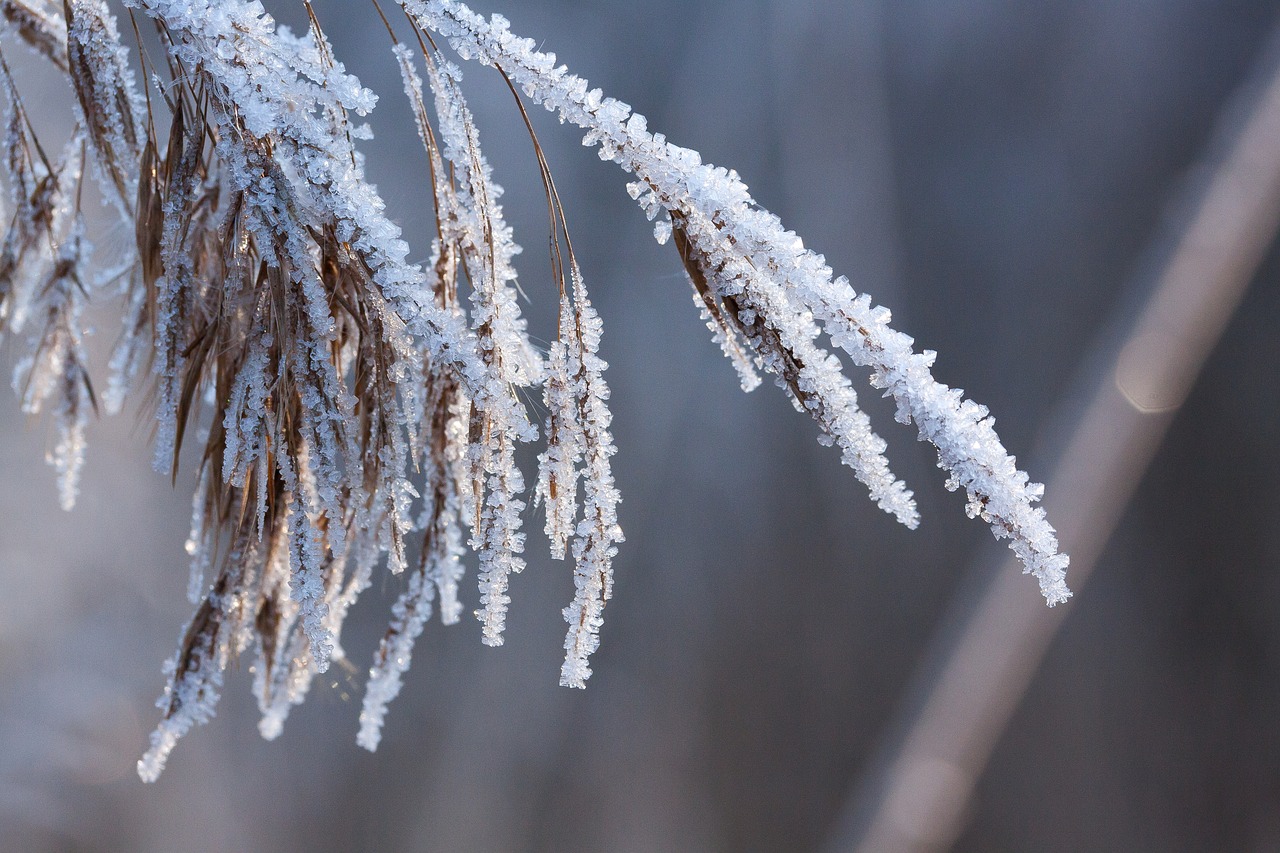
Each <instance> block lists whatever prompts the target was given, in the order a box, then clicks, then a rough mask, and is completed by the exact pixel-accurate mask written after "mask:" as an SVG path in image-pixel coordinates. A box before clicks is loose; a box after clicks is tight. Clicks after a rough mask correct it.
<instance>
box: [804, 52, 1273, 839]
mask: <svg viewBox="0 0 1280 853" xmlns="http://www.w3.org/2000/svg"><path fill="white" fill-rule="evenodd" d="M1202 173H1203V174H1204V175H1205V179H1204V180H1203V181H1201V182H1199V183H1197V184H1196V185H1195V186H1194V187H1193V188H1192V192H1193V195H1194V197H1193V198H1192V199H1189V200H1187V201H1186V202H1184V203H1183V204H1181V205H1179V208H1180V209H1183V210H1187V211H1188V213H1189V215H1187V216H1186V217H1185V218H1183V219H1180V220H1179V221H1178V222H1177V223H1176V224H1175V225H1173V226H1171V228H1170V232H1171V233H1166V234H1162V235H1161V236H1160V238H1159V242H1158V243H1157V247H1158V248H1162V249H1163V250H1164V251H1163V252H1162V253H1161V255H1160V256H1161V257H1163V258H1165V259H1166V260H1165V262H1164V263H1163V265H1162V266H1161V267H1160V268H1159V271H1158V275H1157V276H1155V278H1154V283H1153V281H1152V278H1151V277H1148V276H1140V277H1138V279H1137V280H1136V281H1135V282H1134V283H1133V285H1132V286H1131V288H1130V292H1131V294H1133V296H1131V297H1130V298H1123V297H1122V299H1121V300H1120V304H1121V305H1122V306H1132V305H1134V304H1135V303H1136V304H1137V305H1138V306H1139V307H1138V309H1137V311H1136V312H1133V313H1130V310H1131V309H1129V308H1127V307H1126V308H1122V309H1121V310H1122V316H1121V317H1119V318H1118V319H1117V321H1116V322H1115V323H1112V324H1111V326H1110V328H1111V329H1112V330H1113V331H1112V332H1111V333H1110V334H1107V335H1104V337H1103V339H1102V342H1101V345H1100V347H1099V349H1098V353H1099V357H1098V358H1096V359H1093V360H1091V361H1090V362H1089V363H1088V365H1087V367H1086V370H1087V371H1088V375H1087V377H1086V378H1085V380H1084V381H1083V382H1081V383H1079V384H1078V385H1077V387H1081V388H1086V389H1088V390H1087V392H1086V394H1084V395H1082V396H1081V399H1083V400H1086V401H1087V402H1086V403H1085V404H1084V406H1083V408H1082V409H1081V411H1080V413H1079V415H1078V417H1077V418H1076V419H1075V421H1074V422H1075V426H1074V429H1073V430H1072V431H1071V432H1070V433H1069V434H1067V435H1068V436H1069V437H1068V438H1067V440H1066V441H1065V442H1063V443H1062V445H1060V446H1062V447H1064V448H1065V449H1064V450H1062V452H1061V454H1060V455H1059V456H1058V462H1057V465H1056V468H1055V470H1054V472H1053V475H1052V477H1051V478H1050V479H1049V480H1048V485H1049V489H1048V493H1049V495H1050V496H1051V498H1050V501H1049V503H1050V504H1051V509H1052V513H1053V517H1054V518H1055V520H1056V522H1057V524H1058V531H1059V536H1060V540H1061V543H1062V545H1063V549H1064V550H1065V551H1066V552H1067V553H1069V554H1071V557H1072V563H1071V573H1070V580H1071V585H1072V587H1073V588H1075V589H1076V590H1077V591H1079V590H1080V589H1081V588H1082V587H1083V586H1084V585H1085V582H1086V580H1087V579H1088V577H1089V575H1090V573H1091V572H1092V570H1093V568H1094V566H1095V565H1096V563H1097V560H1098V557H1099V556H1100V554H1101V553H1102V550H1103V548H1104V546H1105V545H1106V543H1107V540H1108V539H1109V538H1110V536H1111V533H1112V531H1113V530H1114V528H1115V526H1116V524H1117V522H1118V521H1119V519H1120V516H1121V514H1122V513H1123V511H1124V508H1125V506H1126V505H1127V504H1128V502H1129V500H1130V498H1131V496H1132V494H1133V491H1134V489H1135V488H1136V487H1137V485H1138V483H1139V481H1140V480H1141V479H1142V476H1143V474H1144V472H1145V471H1146V469H1147V467H1148V465H1149V464H1150V462H1151V460H1152V458H1153V456H1154V455H1155V453H1156V450H1157V449H1158V447H1159V445H1160V443H1161V441H1162V439H1163V437H1164V434H1165V431H1166V430H1167V428H1168V426H1169V424H1170V423H1171V421H1172V419H1173V414H1174V413H1175V412H1176V411H1177V409H1178V408H1179V407H1180V406H1181V405H1182V403H1183V401H1184V400H1185V398H1186V395H1187V393H1188V392H1189V390H1190V388H1191V386H1192V384H1193V383H1194V381H1195V378H1196V376H1197V375H1198V374H1199V372H1200V368H1201V366H1202V364H1203V363H1204V361H1205V359H1206V358H1207V357H1208V355H1209V353H1210V351H1211V350H1212V349H1213V346H1214V344H1215V343H1216V342H1217V341H1218V339H1219V338H1220V337H1221V335H1222V334H1223V332H1224V330H1225V328H1226V325H1227V322H1228V320H1229V319H1230V317H1231V315H1232V313H1233V312H1234V310H1235V308H1236V306H1237V305H1238V304H1239V302H1240V300H1241V298H1242V296H1243V294H1244V292H1245V289H1246V287H1247V286H1248V283H1249V281H1250V279H1251V278H1252V276H1253V274H1254V273H1255V271H1256V270H1257V267H1258V265H1259V263H1260V262H1261V259H1262V257H1263V256H1264V253H1265V252H1266V250H1267V247H1268V246H1269V245H1270V244H1271V242H1272V240H1273V239H1274V238H1275V235H1276V230H1277V227H1280V30H1278V31H1277V32H1276V33H1275V34H1273V36H1272V39H1271V42H1270V46H1269V48H1268V49H1267V50H1265V51H1264V53H1263V58H1262V60H1261V61H1260V63H1259V65H1258V67H1257V69H1256V70H1255V72H1254V74H1253V75H1252V76H1251V78H1250V80H1249V82H1248V83H1247V84H1246V85H1245V86H1244V87H1243V88H1242V90H1241V91H1240V93H1239V95H1238V96H1237V98H1236V100H1235V102H1234V104H1233V106H1232V107H1231V108H1230V109H1228V110H1227V111H1226V114H1225V117H1224V119H1223V120H1222V121H1221V124H1220V128H1219V134H1218V139H1217V141H1216V143H1215V144H1214V145H1213V146H1212V147H1211V150H1210V153H1209V155H1208V156H1207V157H1206V158H1205V163H1204V167H1203V169H1202ZM1143 292H1146V293H1147V294H1148V295H1147V296H1146V298H1145V299H1141V298H1140V297H1141V294H1142V293H1143ZM1134 297H1138V298H1134ZM993 562H994V561H991V560H985V561H983V562H981V563H980V564H978V565H977V566H975V570H974V577H973V581H972V582H971V583H969V584H967V585H966V589H967V590H970V591H971V592H970V593H969V594H962V595H961V596H959V597H958V598H957V600H956V602H955V603H954V605H953V608H952V613H951V614H950V615H949V617H948V618H947V619H946V620H945V621H944V624H945V625H947V626H951V627H948V628H944V629H943V630H942V631H940V632H939V634H938V636H937V637H936V638H935V642H934V645H933V647H932V649H931V651H930V652H929V654H928V655H927V657H926V661H927V663H926V666H925V667H924V668H923V669H922V674H921V676H920V677H919V679H918V681H917V686H916V688H915V689H914V690H912V691H911V692H910V693H909V698H908V700H907V702H906V703H905V704H904V707H903V710H902V712H901V714H900V717H899V719H898V720H896V721H895V722H894V723H893V724H892V725H891V727H890V729H889V731H890V733H891V734H890V738H889V740H888V744H887V748H886V749H884V750H883V752H882V754H881V756H880V758H879V760H876V761H874V762H873V765H872V767H871V769H870V770H869V771H868V772H867V774H866V776H865V777H864V778H863V779H862V780H861V781H860V782H859V784H858V785H857V786H856V787H855V789H854V790H853V791H852V792H851V795H850V798H849V801H848V803H847V805H846V809H845V811H844V813H843V814H842V816H841V817H840V819H839V822H838V823H837V825H836V826H835V827H834V831H833V832H832V834H831V836H830V839H829V843H828V845H827V849H828V850H830V851H846V850H850V851H852V850H858V851H890V850H891V851H898V850H902V851H923V850H944V849H947V848H949V847H950V846H951V845H952V843H953V842H954V841H955V839H956V837H957V836H958V834H959V832H960V831H961V829H962V828H963V815H964V813H965V807H966V804H967V803H968V801H969V798H970V795H971V792H972V790H973V787H974V785H975V784H976V782H977V780H978V778H979V776H980V775H981V773H982V771H983V768H984V767H985V766H986V764H987V761H988V759H989V757H990V755H991V752H992V750H993V749H994V747H995V745H996V743H997V741H998V740H999V738H1000V735H1001V733H1002V732H1003V731H1004V729H1005V727H1006V725H1007V724H1008V722H1009V719H1010V717H1011V716H1012V715H1013V712H1014V711H1015V710H1016V708H1017V706H1018V703H1019V702H1020V700H1021V698H1022V696H1023V694H1024V692H1025V691H1026V688H1027V685H1028V684H1029V683H1030V681H1031V678H1032V676H1033V675H1034V673H1035V671H1036V669H1037V668H1038V666H1039V664H1040V661H1041V659H1042V657H1043V655H1044V653H1045V650H1046V648H1047V647H1048V645H1049V642H1050V640H1051V639H1052V638H1053V636H1054V634H1055V632H1056V631H1057V629H1058V627H1059V626H1060V625H1061V624H1062V620H1063V619H1065V618H1066V617H1067V615H1068V614H1069V613H1070V612H1071V607H1070V606H1069V607H1066V608H1057V609H1054V610H1046V609H1045V607H1044V605H1043V603H1042V602H1041V601H1040V600H1039V599H1038V598H1037V597H1036V596H1034V595H1030V594H1028V591H1027V590H1026V589H1025V588H1024V587H1023V586H1022V584H1021V583H1019V582H1018V581H1019V578H1018V575H1019V574H1020V571H1019V566H1018V565H1017V563H1016V561H1012V560H1005V561H1004V562H1003V563H1002V564H998V565H999V568H998V569H995V570H993V569H992V568H991V566H992V563H993ZM1075 606H1079V605H1075Z"/></svg>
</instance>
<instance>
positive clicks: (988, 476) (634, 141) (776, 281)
mask: <svg viewBox="0 0 1280 853" xmlns="http://www.w3.org/2000/svg"><path fill="white" fill-rule="evenodd" d="M401 5H403V6H404V8H405V9H406V11H408V12H409V14H410V15H411V16H412V17H413V18H414V19H415V20H416V21H417V23H418V24H419V26H422V27H424V28H426V29H430V30H433V31H435V32H437V33H439V34H441V35H443V36H444V37H445V38H447V39H448V40H449V42H450V44H451V45H452V46H453V47H454V49H455V50H457V51H458V52H459V54H460V55H462V56H463V57H464V58H474V59H477V60H479V61H480V62H482V63H485V64H489V65H496V66H498V67H499V68H501V69H502V70H503V71H504V73H506V74H507V75H509V76H510V77H511V79H512V80H514V81H515V82H516V83H517V84H518V85H520V86H521V87H522V88H523V90H524V92H525V94H526V95H528V96H529V97H530V98H532V99H534V100H535V101H537V102H538V103H541V104H542V105H543V106H545V107H546V108H547V109H549V110H552V111H555V112H558V113H559V114H560V116H561V117H562V118H563V119H565V120H566V121H569V122H571V123H573V124H575V125H578V126H579V127H582V128H584V129H585V130H586V131H587V134H586V136H585V137H584V140H583V143H584V144H586V145H598V146H599V152H600V156H601V158H602V159H607V160H614V161H615V162H617V163H619V165H621V166H622V167H623V168H624V169H626V170H627V171H629V172H631V173H632V174H634V175H636V176H637V177H638V178H639V179H640V180H641V181H643V182H644V183H645V184H646V185H647V186H648V188H649V191H650V192H649V193H647V194H645V195H643V196H642V197H641V201H642V204H643V203H647V205H648V206H649V208H650V211H651V213H652V214H654V215H656V213H657V212H658V210H666V211H667V212H669V213H671V214H673V215H675V216H676V217H681V218H683V220H684V224H685V225H686V226H688V225H692V228H688V229H687V231H686V233H688V235H689V236H690V242H691V244H692V245H693V246H694V247H695V248H696V250H697V252H698V253H699V254H700V255H701V256H702V257H703V260H702V265H703V267H704V268H705V269H706V270H708V271H715V272H716V276H715V286H716V288H717V291H718V295H719V296H720V297H721V298H724V297H730V298H732V297H736V296H738V295H739V293H743V292H749V291H748V287H749V283H751V282H758V283H759V284H761V285H767V286H768V288H769V289H768V291H767V294H768V295H767V298H765V299H764V301H762V302H760V303H759V304H754V303H755V301H756V300H755V298H754V297H748V298H749V299H750V300H751V302H752V303H753V304H749V305H744V306H741V307H742V308H744V309H745V312H746V317H741V316H740V317H738V321H739V322H740V323H742V324H743V325H744V326H745V325H746V324H747V321H750V322H751V323H752V324H755V323H757V322H759V323H760V324H761V325H762V329H763V328H768V327H772V328H773V329H774V333H773V334H776V335H778V336H779V338H780V339H779V341H778V343H779V344H781V345H782V346H783V347H786V346H787V339H789V338H790V339H793V340H794V341H795V343H801V342H802V341H803V340H806V339H807V340H808V341H812V339H813V334H811V330H810V329H808V328H805V325H807V324H806V323H805V320H806V319H807V317H809V316H812V317H814V318H815V319H816V320H817V321H818V322H819V323H821V324H822V328H823V330H824V331H826V332H827V334H828V335H830V336H831V338H832V340H833V341H834V342H835V344H836V345H837V346H839V347H840V348H841V349H843V350H844V351H846V352H847V353H849V355H850V357H851V358H852V359H853V360H854V361H855V362H856V363H858V364H859V365H862V366H868V367H871V368H872V370H873V374H872V384H873V385H875V386H877V387H882V388H884V389H885V390H887V391H889V392H890V393H891V394H892V395H893V397H894V399H895V400H896V401H897V402H898V407H899V418H900V419H903V420H907V419H909V420H914V421H915V422H916V425H917V427H919V429H920V435H921V438H923V439H926V440H928V441H930V442H932V443H933V444H934V445H935V446H937V447H938V452H939V459H938V462H939V465H940V466H941V467H943V468H944V469H946V470H947V471H948V472H950V475H951V476H950V478H949V480H948V483H950V484H953V486H954V487H959V486H961V485H963V486H964V487H965V488H966V489H967V490H968V492H969V506H970V512H971V513H972V514H974V515H979V516H981V517H983V519H984V520H987V521H989V522H990V524H991V526H992V531H993V532H994V533H995V535H996V536H997V538H1008V539H1010V540H1011V541H1010V547H1011V548H1012V550H1013V551H1014V552H1015V553H1016V554H1017V555H1018V557H1019V558H1020V559H1021V560H1022V561H1023V565H1024V566H1025V567H1026V570H1027V571H1028V572H1030V573H1033V574H1034V575H1035V576H1036V578H1037V579H1038V580H1039V582H1040V588H1041V591H1042V592H1043V593H1044V596H1045V599H1046V601H1047V602H1048V603H1049V604H1050V605H1053V604H1057V603H1060V602H1062V601H1065V600H1066V599H1067V598H1068V597H1069V596H1070V592H1069V591H1068V589H1067V587H1066V584H1065V580H1064V578H1065V572H1066V564H1067V559H1066V557H1065V556H1064V555H1061V554H1058V553H1057V540H1056V538H1055V536H1054V534H1053V529H1052V528H1051V527H1050V526H1049V525H1048V523H1047V521H1045V518H1044V511H1043V510H1042V509H1040V508H1038V507H1035V506H1033V503H1034V502H1035V501H1037V500H1038V499H1039V497H1040V491H1041V490H1040V488H1039V486H1038V485H1036V484H1030V483H1028V480H1027V477H1026V475H1025V474H1023V473H1022V472H1020V471H1018V470H1017V467H1016V465H1015V463H1014V461H1013V459H1012V457H1010V456H1009V455H1008V453H1007V452H1006V451H1005V450H1004V447H1003V446H1002V445H1001V444H1000V443H999V440H998V439H997V438H996V437H995V433H994V431H991V430H990V423H989V421H988V420H987V419H986V410H985V409H984V408H982V407H980V406H977V405H976V404H972V403H969V404H963V405H962V404H961V402H960V401H959V400H958V399H957V397H958V396H959V393H958V392H954V391H953V389H949V388H947V387H946V386H943V385H941V384H939V383H937V382H936V381H935V380H934V379H933V378H932V376H931V375H930V374H929V372H928V366H929V364H930V363H931V360H932V359H931V356H930V355H929V354H928V353H923V354H918V353H915V352H914V351H913V350H912V348H911V346H912V342H911V340H910V338H907V337H906V336H905V335H902V334H901V333H899V332H896V331H893V330H892V329H890V327H889V326H888V312H887V311H884V310H883V309H879V308H874V307H872V306H871V304H870V301H869V300H868V299H865V298H860V297H859V295H858V294H856V293H855V292H854V290H853V288H852V287H851V286H850V285H849V282H848V280H847V279H845V278H837V279H833V278H832V273H831V270H830V268H829V267H827V266H826V264H825V262H824V261H823V259H822V257H821V256H820V255H816V254H814V253H813V252H810V251H808V250H807V249H805V248H804V245H803V243H802V241H801V240H800V238H799V237H797V236H796V235H795V234H794V233H792V232H789V231H786V230H785V229H784V228H783V227H782V225H781V223H779V221H778V219H777V217H775V216H773V214H771V213H769V212H768V211H765V210H763V209H761V208H760V207H758V206H757V205H756V204H755V202H754V200H753V199H752V198H751V195H750V193H749V192H748V191H747V187H746V185H745V184H743V183H742V181H741V180H739V178H738V175H737V173H736V172H733V171H731V170H726V169H723V168H719V167H714V166H710V165H707V164H704V163H703V162H702V159H701V157H700V156H699V155H698V154H697V152H695V151H691V150H689V149H686V148H680V147H678V146H675V145H672V144H671V143H669V142H667V141H666V139H665V137H663V136H662V135H661V134H652V133H650V132H649V130H648V127H647V123H646V121H645V119H644V117H643V116H641V115H639V114H638V113H634V112H632V110H631V108H630V106H628V105H627V104H624V103H622V102H620V101H616V100H614V99H612V98H607V97H605V96H604V94H603V93H602V92H601V91H600V90H599V89H591V88H590V87H589V86H588V84H587V82H586V81H585V80H583V79H582V78H581V77H577V76H576V75H574V74H572V73H570V72H569V71H568V69H566V68H565V67H564V66H562V65H557V63H556V58H555V56H554V54H548V53H543V52H541V51H539V50H538V49H537V47H536V45H535V44H534V42H533V41H531V40H530V39H523V38H519V37H517V36H515V35H514V34H512V33H511V31H510V28H509V25H508V23H507V21H506V19H504V18H502V17H501V16H497V15H495V16H494V17H493V18H492V20H490V21H486V20H485V19H484V18H482V17H480V16H479V15H476V14H475V13H474V12H472V11H471V10H470V9H468V8H467V7H466V6H465V5H464V4H462V3H458V2H454V0H401ZM724 271H729V274H728V275H725V274H724ZM739 287H741V288H742V290H739ZM762 296H764V294H762ZM773 334H770V335H769V337H772V336H773ZM814 355H816V356H817V363H816V364H815V363H814V362H804V363H802V365H797V367H798V368H805V369H824V370H825V368H827V367H828V366H830V367H833V368H834V365H832V364H831V363H830V361H829V360H828V359H827V358H824V357H823V355H822V354H821V353H820V352H818V351H815V353H814ZM784 361H785V360H784ZM778 366H779V367H781V368H783V369H787V368H786V366H785V363H784V364H781V365H778ZM779 376H785V373H780V374H779ZM788 384H790V381H789V380H788ZM841 387H843V383H840V382H839V381H838V380H836V385H834V386H833V385H830V384H827V383H825V382H823V381H822V380H820V379H819V378H817V377H811V378H809V379H806V380H805V381H804V384H803V385H802V386H801V387H800V389H799V390H800V391H801V392H802V393H804V394H808V393H814V394H828V393H829V392H832V391H835V392H837V393H838V394H839V396H841V397H847V395H846V394H845V393H843V392H841V391H840V390H839V389H840V388H841ZM850 393H851V392H850ZM801 399H802V405H805V407H806V408H810V409H811V410H812V407H811V406H809V404H807V403H803V398H801ZM826 402H827V401H826V400H824V401H823V406H824V407H825V405H826ZM833 402H834V401H833ZM850 402H851V401H850ZM829 419H830V420H831V421H832V422H833V423H835V422H839V421H842V420H845V418H840V417H838V416H834V417H831V418H829ZM822 420H823V418H820V419H819V421H820V423H821V422H822ZM984 424H985V425H986V426H985V427H984V426H983V425H984ZM824 427H825V425H824ZM827 428H828V429H829V427H827ZM837 440H839V439H837ZM878 443H879V440H878V439H875V438H873V437H869V436H865V435H860V436H859V437H858V438H855V439H852V440H851V441H850V442H849V444H847V445H845V446H844V450H845V454H844V456H845V461H846V462H854V463H859V464H860V463H861V460H863V459H864V458H866V457H868V456H872V455H878V454H879V451H878V450H876V449H875V448H876V445H877V444H878ZM867 467H868V470H866V473H867V474H868V475H871V474H873V471H874V468H878V467H879V466H878V464H877V465H875V466H867ZM855 470H857V467H856V466H855ZM872 481H873V484H872V485H871V488H872V490H873V494H875V492H876V491H878V490H881V489H882V486H881V485H880V484H881V483H882V478H880V477H879V476H873V477H872ZM878 500H879V502H880V503H881V505H882V506H886V509H889V511H891V512H893V513H894V514H895V515H897V516H898V517H899V518H900V519H903V520H904V521H908V520H910V519H913V518H914V510H913V509H908V504H907V502H908V501H909V496H908V495H907V493H906V492H905V491H904V490H902V489H901V488H900V487H893V486H891V485H888V486H884V487H883V497H881V498H878Z"/></svg>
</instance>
